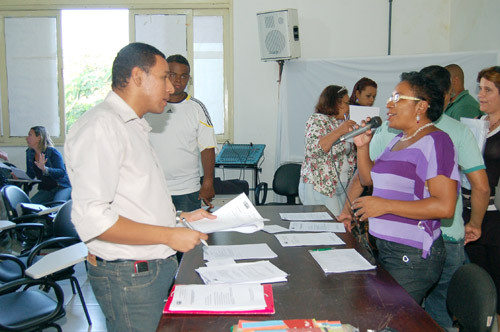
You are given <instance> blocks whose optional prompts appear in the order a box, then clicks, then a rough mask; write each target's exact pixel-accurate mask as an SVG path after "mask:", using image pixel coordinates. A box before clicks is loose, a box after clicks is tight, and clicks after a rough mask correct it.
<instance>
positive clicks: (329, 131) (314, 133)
mask: <svg viewBox="0 0 500 332" xmlns="http://www.w3.org/2000/svg"><path fill="white" fill-rule="evenodd" d="M348 115H349V95H348V94H347V89H346V88H345V87H340V86H338V85H330V86H327V87H326V88H325V89H324V90H323V92H322V93H321V95H320V97H319V100H318V103H317V105H316V112H315V113H314V114H312V115H311V116H310V117H309V120H307V123H306V134H305V138H306V144H305V157H304V162H303V163H302V169H301V172H300V175H301V180H300V183H299V197H300V200H301V201H302V203H303V204H305V205H315V204H323V205H325V206H326V207H327V208H328V209H329V210H330V211H331V212H332V213H333V214H334V215H338V214H340V211H341V210H342V206H343V205H344V201H345V191H344V189H343V188H345V187H347V183H348V182H349V180H350V179H351V177H352V174H353V172H354V168H355V166H356V150H355V149H354V146H353V144H352V143H348V142H343V143H340V144H334V143H335V141H337V140H338V139H339V138H340V137H341V136H342V135H344V134H347V133H348V132H349V129H350V128H352V127H353V126H354V125H355V124H356V122H354V121H352V120H345V119H346V118H347V116H348ZM341 183H342V184H341Z"/></svg>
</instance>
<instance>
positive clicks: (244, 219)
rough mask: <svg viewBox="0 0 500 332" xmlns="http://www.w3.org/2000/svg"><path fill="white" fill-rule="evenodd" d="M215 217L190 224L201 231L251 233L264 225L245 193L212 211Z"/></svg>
mask: <svg viewBox="0 0 500 332" xmlns="http://www.w3.org/2000/svg"><path fill="white" fill-rule="evenodd" d="M214 215H216V216H217V219H207V218H204V219H201V220H198V221H193V222H191V226H193V228H194V229H196V230H197V231H200V232H203V233H207V234H208V233H213V232H221V231H238V232H240V231H241V232H244V233H253V232H256V231H258V230H261V229H262V228H263V227H264V221H266V220H269V219H264V218H262V216H261V215H260V214H259V212H258V211H257V209H256V208H255V206H253V204H252V202H250V200H249V199H248V197H247V196H246V195H245V194H243V193H242V194H240V195H238V196H237V197H235V198H233V199H232V200H230V201H229V202H227V203H226V204H225V205H224V206H222V207H221V208H220V209H218V210H217V211H215V212H214Z"/></svg>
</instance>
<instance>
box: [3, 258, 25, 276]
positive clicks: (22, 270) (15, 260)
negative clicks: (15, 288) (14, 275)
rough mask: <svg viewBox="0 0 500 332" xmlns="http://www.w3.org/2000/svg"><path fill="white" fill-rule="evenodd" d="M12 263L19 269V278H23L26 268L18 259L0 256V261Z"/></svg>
mask: <svg viewBox="0 0 500 332" xmlns="http://www.w3.org/2000/svg"><path fill="white" fill-rule="evenodd" d="M4 260H8V261H12V262H14V263H15V264H17V265H18V266H19V269H20V270H21V276H22V277H23V278H24V271H26V266H25V265H24V263H23V261H22V260H20V259H19V258H18V257H16V256H14V255H10V254H0V261H4Z"/></svg>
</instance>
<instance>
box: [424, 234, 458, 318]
mask: <svg viewBox="0 0 500 332" xmlns="http://www.w3.org/2000/svg"><path fill="white" fill-rule="evenodd" d="M444 246H445V248H446V260H445V261H444V267H443V273H442V274H441V278H439V281H438V283H437V284H436V285H435V287H433V288H432V289H431V291H430V293H429V295H428V296H427V297H426V299H425V311H427V313H428V314H429V315H430V316H431V317H432V318H433V319H434V320H435V321H436V323H438V324H439V326H441V327H442V328H447V327H452V326H453V320H452V317H451V316H450V314H449V313H448V309H447V307H446V295H447V294H448V286H449V285H450V280H451V277H452V276H453V274H454V273H455V271H456V270H458V268H459V267H460V266H462V265H464V262H465V250H464V240H461V241H458V242H451V241H445V242H444Z"/></svg>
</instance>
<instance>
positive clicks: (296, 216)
mask: <svg viewBox="0 0 500 332" xmlns="http://www.w3.org/2000/svg"><path fill="white" fill-rule="evenodd" d="M280 217H281V219H283V220H334V218H333V217H332V216H331V215H329V214H328V213H327V212H295V213H284V212H283V213H280Z"/></svg>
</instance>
